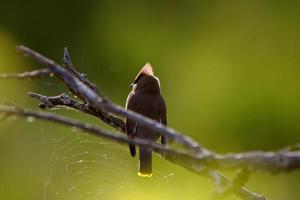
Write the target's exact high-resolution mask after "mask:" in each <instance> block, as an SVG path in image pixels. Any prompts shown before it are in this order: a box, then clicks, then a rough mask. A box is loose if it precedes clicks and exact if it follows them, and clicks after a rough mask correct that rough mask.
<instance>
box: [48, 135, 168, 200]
mask: <svg viewBox="0 0 300 200" xmlns="http://www.w3.org/2000/svg"><path fill="white" fill-rule="evenodd" d="M51 143H52V144H53V148H52V153H51V156H50V158H49V165H48V170H47V172H46V176H45V182H44V184H45V185H44V200H69V199H72V200H74V199H79V200H81V199H82V200H86V199H89V200H93V199H127V198H128V199H134V198H132V191H136V190H139V188H140V187H142V188H143V192H147V191H148V192H149V191H150V190H152V189H153V185H154V186H155V187H156V188H157V187H160V186H163V185H166V184H169V180H170V178H171V177H172V176H173V173H172V172H171V171H170V170H168V169H166V168H160V167H159V170H158V167H153V168H154V169H153V173H154V176H153V177H152V178H150V179H149V178H140V177H138V176H137V163H138V159H137V158H134V159H133V158H131V156H130V154H129V151H128V147H127V146H126V145H121V144H118V143H115V142H111V141H107V140H104V139H101V138H95V137H93V136H90V135H87V134H83V133H80V132H78V130H75V131H70V133H68V134H66V135H65V136H63V137H58V138H54V139H53V140H52V142H51ZM153 157H156V158H154V160H155V159H157V158H158V156H157V155H154V154H153ZM158 159H160V158H158ZM155 162H156V161H154V165H155V164H156V163H155ZM145 179H147V180H145ZM120 197H122V198H120ZM139 199H140V198H139Z"/></svg>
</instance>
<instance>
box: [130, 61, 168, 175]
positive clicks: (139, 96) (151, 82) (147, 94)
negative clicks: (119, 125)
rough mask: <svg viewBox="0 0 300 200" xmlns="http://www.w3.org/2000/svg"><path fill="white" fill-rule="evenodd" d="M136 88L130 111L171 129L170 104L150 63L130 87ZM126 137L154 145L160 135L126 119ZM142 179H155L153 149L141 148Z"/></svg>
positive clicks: (133, 89)
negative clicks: (165, 98) (151, 142)
mask: <svg viewBox="0 0 300 200" xmlns="http://www.w3.org/2000/svg"><path fill="white" fill-rule="evenodd" d="M130 87H131V88H132V90H131V92H130V93H129V95H128V97H127V100H126V109H127V110H131V111H134V112H136V113H139V114H141V115H144V116H145V117H148V118H150V119H153V120H155V121H157V122H159V123H161V124H164V125H167V114H166V112H167V109H166V103H165V100H164V98H163V96H162V95H161V91H160V81H159V79H158V78H157V77H156V76H155V75H154V72H153V68H152V66H151V65H150V64H149V63H146V65H144V67H143V68H142V69H141V70H140V72H139V73H138V74H137V75H136V77H135V79H134V81H133V82H132V83H131V84H130ZM125 122H126V133H127V137H128V138H129V139H132V138H135V137H136V138H142V139H147V140H150V141H155V142H156V141H157V140H158V139H159V137H160V134H159V133H157V132H155V131H153V130H151V129H149V128H147V127H146V126H144V125H141V124H138V123H136V122H135V121H133V120H132V119H129V118H126V119H125ZM166 143H167V138H166V137H165V136H161V144H162V145H166ZM129 150H130V154H131V156H132V157H134V156H135V155H136V148H135V145H134V144H129ZM138 175H139V176H140V177H151V176H152V152H151V150H149V148H145V147H143V146H141V145H139V168H138Z"/></svg>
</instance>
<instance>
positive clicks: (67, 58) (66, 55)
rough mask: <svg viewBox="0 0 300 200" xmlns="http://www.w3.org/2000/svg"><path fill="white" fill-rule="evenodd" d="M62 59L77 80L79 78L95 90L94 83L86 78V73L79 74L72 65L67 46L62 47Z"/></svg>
mask: <svg viewBox="0 0 300 200" xmlns="http://www.w3.org/2000/svg"><path fill="white" fill-rule="evenodd" d="M63 61H64V65H65V66H66V68H67V69H68V70H69V71H70V72H72V73H73V74H74V75H75V76H76V77H77V78H78V79H79V80H81V81H82V82H83V83H84V84H86V85H87V86H88V87H89V88H91V89H92V90H93V91H94V92H97V88H96V86H95V84H93V83H91V82H90V81H89V80H88V78H87V76H86V74H81V73H79V72H78V71H77V70H76V68H75V67H74V65H73V63H72V60H71V57H70V54H69V52H68V49H67V47H65V49H64V57H63Z"/></svg>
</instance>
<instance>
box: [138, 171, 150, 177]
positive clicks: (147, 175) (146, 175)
mask: <svg viewBox="0 0 300 200" xmlns="http://www.w3.org/2000/svg"><path fill="white" fill-rule="evenodd" d="M138 176H139V177H143V178H150V177H151V176H152V173H151V174H144V173H141V172H138Z"/></svg>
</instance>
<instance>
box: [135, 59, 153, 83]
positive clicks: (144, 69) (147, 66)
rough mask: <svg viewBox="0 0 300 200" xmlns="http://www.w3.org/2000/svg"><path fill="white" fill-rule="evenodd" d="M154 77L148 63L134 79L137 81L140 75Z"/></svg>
mask: <svg viewBox="0 0 300 200" xmlns="http://www.w3.org/2000/svg"><path fill="white" fill-rule="evenodd" d="M143 74H144V75H148V76H154V72H153V69H152V66H151V65H150V63H146V65H145V66H144V67H143V68H142V69H141V71H140V72H139V73H138V74H137V76H136V78H135V79H138V77H139V76H141V75H143Z"/></svg>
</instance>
